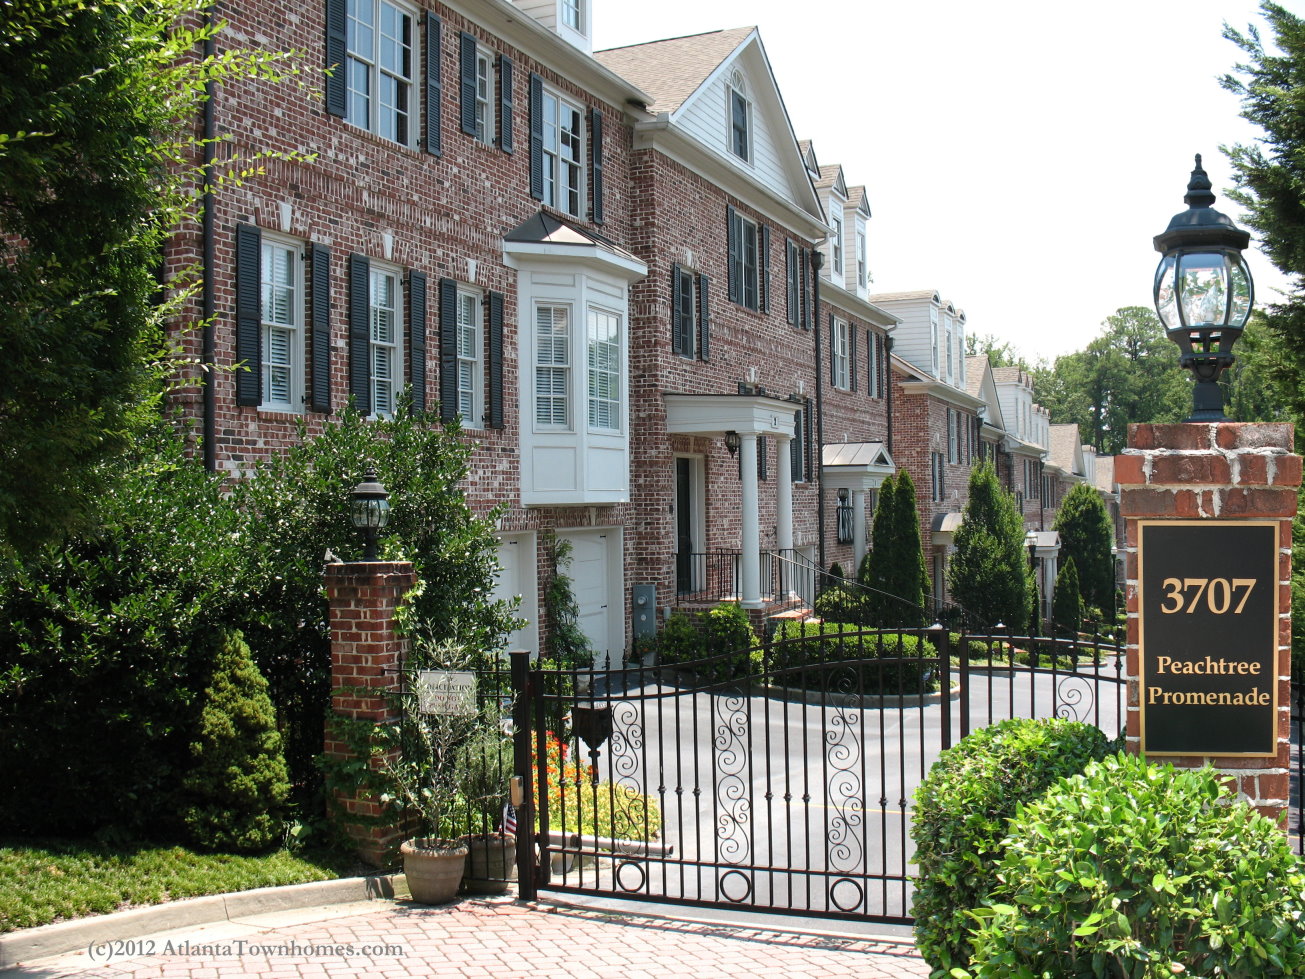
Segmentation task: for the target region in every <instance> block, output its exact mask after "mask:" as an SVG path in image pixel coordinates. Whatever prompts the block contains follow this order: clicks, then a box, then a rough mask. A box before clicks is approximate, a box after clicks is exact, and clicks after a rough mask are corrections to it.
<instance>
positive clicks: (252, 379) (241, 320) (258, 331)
mask: <svg viewBox="0 0 1305 979" xmlns="http://www.w3.org/2000/svg"><path fill="white" fill-rule="evenodd" d="M262 252H263V233H262V232H261V231H259V230H258V229H257V228H255V227H254V226H253V225H248V224H238V225H236V360H237V361H238V362H239V363H240V367H239V368H237V370H236V404H239V405H258V404H260V403H261V402H262V400H263V357H262V340H263V336H262V333H263V328H262V320H263V315H262V301H263V287H262V284H261V283H260V281H259V280H260V278H261V276H260V274H259V273H260V265H261V263H262Z"/></svg>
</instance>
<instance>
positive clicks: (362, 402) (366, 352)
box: [349, 255, 372, 415]
mask: <svg viewBox="0 0 1305 979" xmlns="http://www.w3.org/2000/svg"><path fill="white" fill-rule="evenodd" d="M371 268H372V264H371V262H370V261H369V260H368V259H367V256H366V255H350V256H349V393H350V394H351V395H353V399H354V406H355V407H356V408H357V409H358V411H359V412H360V413H361V414H363V415H370V414H371V413H372V365H371V344H372V331H371V295H370V289H371Z"/></svg>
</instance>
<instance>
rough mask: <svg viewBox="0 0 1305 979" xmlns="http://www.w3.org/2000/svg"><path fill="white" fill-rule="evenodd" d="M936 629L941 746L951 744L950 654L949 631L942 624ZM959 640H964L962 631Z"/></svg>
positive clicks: (948, 746)
mask: <svg viewBox="0 0 1305 979" xmlns="http://www.w3.org/2000/svg"><path fill="white" fill-rule="evenodd" d="M936 628H937V629H938V676H939V680H940V682H941V683H942V748H943V750H946V749H948V748H950V747H951V746H952V654H951V638H952V637H951V633H950V632H949V631H948V630H947V629H946V628H945V627H943V626H941V625H938V626H936ZM961 641H962V642H964V641H965V635H964V634H963V633H962V635H961Z"/></svg>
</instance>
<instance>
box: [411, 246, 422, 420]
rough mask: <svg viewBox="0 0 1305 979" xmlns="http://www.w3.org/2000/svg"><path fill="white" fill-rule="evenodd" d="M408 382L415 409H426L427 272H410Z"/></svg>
mask: <svg viewBox="0 0 1305 979" xmlns="http://www.w3.org/2000/svg"><path fill="white" fill-rule="evenodd" d="M408 383H409V384H410V385H411V386H412V408H413V411H425V410H426V273H425V272H418V271H416V270H415V269H414V270H413V271H411V272H409V273H408Z"/></svg>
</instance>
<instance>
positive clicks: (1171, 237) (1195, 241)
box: [1155, 153, 1254, 422]
mask: <svg viewBox="0 0 1305 979" xmlns="http://www.w3.org/2000/svg"><path fill="white" fill-rule="evenodd" d="M1183 200H1184V201H1186V202H1187V205H1188V209H1187V210H1186V211H1182V212H1180V213H1178V214H1175V215H1174V217H1173V220H1172V221H1170V222H1169V227H1168V228H1167V229H1166V230H1165V233H1164V234H1161V235H1156V236H1155V250H1156V251H1158V252H1160V253H1161V254H1162V257H1161V259H1160V265H1159V267H1157V268H1156V270H1155V309H1156V312H1157V313H1159V314H1160V321H1161V322H1162V323H1163V324H1164V327H1165V331H1166V332H1167V333H1168V334H1169V339H1170V340H1172V341H1173V342H1174V343H1176V344H1178V348H1179V349H1180V350H1181V351H1182V356H1181V358H1180V359H1179V363H1180V364H1181V365H1182V367H1183V368H1184V369H1186V370H1190V371H1191V372H1192V374H1193V375H1194V377H1195V380H1196V383H1195V385H1194V387H1193V391H1192V415H1191V417H1190V418H1188V419H1187V421H1189V422H1219V421H1227V420H1228V419H1227V417H1226V416H1225V415H1224V413H1223V393H1222V392H1221V391H1220V390H1219V375H1220V374H1222V373H1223V371H1224V370H1225V369H1227V368H1228V367H1231V366H1232V363H1233V360H1234V358H1233V355H1232V346H1233V344H1234V343H1236V342H1237V338H1238V337H1240V336H1241V335H1242V329H1243V328H1244V327H1245V326H1246V319H1247V317H1249V316H1250V315H1251V303H1252V302H1253V300H1254V285H1253V283H1252V282H1251V273H1250V271H1249V270H1248V269H1247V268H1246V262H1245V261H1244V260H1243V259H1242V250H1243V249H1245V248H1246V246H1247V245H1249V244H1250V242H1251V236H1250V234H1249V233H1247V232H1245V231H1242V230H1241V229H1240V228H1238V227H1237V226H1236V225H1235V224H1233V222H1232V219H1231V218H1229V217H1228V216H1227V215H1224V214H1220V213H1219V212H1218V211H1216V210H1215V209H1214V208H1213V207H1211V206H1210V205H1211V204H1213V203H1214V194H1213V193H1212V192H1211V190H1210V178H1209V177H1208V176H1206V173H1205V171H1204V170H1203V169H1201V156H1200V154H1199V153H1198V154H1197V156H1196V169H1195V170H1193V171H1192V179H1191V182H1190V183H1189V184H1188V185H1187V195H1186V196H1185V197H1184V198H1183Z"/></svg>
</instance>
